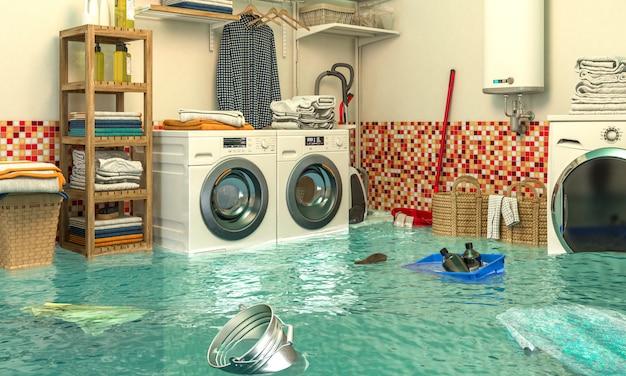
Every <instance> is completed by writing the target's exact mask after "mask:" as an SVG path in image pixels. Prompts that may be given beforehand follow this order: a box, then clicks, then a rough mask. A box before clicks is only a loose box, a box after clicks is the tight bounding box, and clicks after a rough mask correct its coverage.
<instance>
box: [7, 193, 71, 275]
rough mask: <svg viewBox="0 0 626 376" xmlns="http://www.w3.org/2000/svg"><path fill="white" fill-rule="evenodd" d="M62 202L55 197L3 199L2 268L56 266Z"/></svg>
mask: <svg viewBox="0 0 626 376" xmlns="http://www.w3.org/2000/svg"><path fill="white" fill-rule="evenodd" d="M62 200H63V198H62V197H61V196H60V195H58V194H53V193H33V194H9V195H6V196H5V197H4V198H2V199H0V267H3V268H5V269H19V268H26V267H31V266H41V265H50V264H52V258H53V256H54V244H55V238H56V234H57V227H58V224H59V210H60V207H61V201H62Z"/></svg>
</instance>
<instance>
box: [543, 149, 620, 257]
mask: <svg viewBox="0 0 626 376" xmlns="http://www.w3.org/2000/svg"><path fill="white" fill-rule="evenodd" d="M550 210H551V216H552V226H554V227H553V228H554V231H555V233H556V236H557V238H558V239H559V241H560V243H561V244H562V245H563V247H564V248H565V250H566V251H567V252H604V251H620V252H626V150H624V149H618V148H602V149H596V150H593V151H589V152H587V153H585V154H583V155H581V156H580V157H578V158H576V159H575V160H573V161H572V162H570V164H569V165H568V166H567V167H566V168H565V169H564V170H563V172H562V173H561V175H560V176H559V178H558V180H557V181H556V183H555V184H554V187H553V192H552V203H551V205H550Z"/></svg>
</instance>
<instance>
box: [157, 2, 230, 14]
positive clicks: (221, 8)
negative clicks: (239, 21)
mask: <svg viewBox="0 0 626 376" xmlns="http://www.w3.org/2000/svg"><path fill="white" fill-rule="evenodd" d="M161 5H164V6H170V7H176V8H184V9H193V10H202V11H205V12H213V13H222V14H233V1H232V0H161Z"/></svg>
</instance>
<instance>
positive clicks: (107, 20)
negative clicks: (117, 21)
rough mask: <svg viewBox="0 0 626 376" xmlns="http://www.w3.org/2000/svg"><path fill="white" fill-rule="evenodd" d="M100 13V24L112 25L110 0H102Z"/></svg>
mask: <svg viewBox="0 0 626 376" xmlns="http://www.w3.org/2000/svg"><path fill="white" fill-rule="evenodd" d="M96 1H97V0H96ZM99 13H100V15H99V17H100V18H99V19H100V25H102V26H110V25H111V10H110V9H109V0H100V11H99Z"/></svg>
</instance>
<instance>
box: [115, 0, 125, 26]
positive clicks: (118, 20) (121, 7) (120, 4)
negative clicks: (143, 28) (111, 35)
mask: <svg viewBox="0 0 626 376" xmlns="http://www.w3.org/2000/svg"><path fill="white" fill-rule="evenodd" d="M115 26H117V27H126V0H115Z"/></svg>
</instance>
